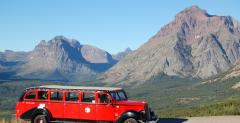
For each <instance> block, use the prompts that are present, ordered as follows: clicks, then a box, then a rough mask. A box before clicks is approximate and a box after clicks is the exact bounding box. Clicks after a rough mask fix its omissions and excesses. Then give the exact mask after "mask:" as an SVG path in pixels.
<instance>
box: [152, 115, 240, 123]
mask: <svg viewBox="0 0 240 123" xmlns="http://www.w3.org/2000/svg"><path fill="white" fill-rule="evenodd" d="M157 123H240V116H210V117H191V118H160V119H159V120H158V121H157Z"/></svg>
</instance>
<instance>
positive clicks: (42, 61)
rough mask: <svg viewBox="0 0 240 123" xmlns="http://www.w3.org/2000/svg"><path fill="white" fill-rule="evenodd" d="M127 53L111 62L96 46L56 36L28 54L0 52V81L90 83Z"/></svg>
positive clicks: (107, 54)
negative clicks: (32, 80) (41, 80)
mask: <svg viewBox="0 0 240 123" xmlns="http://www.w3.org/2000/svg"><path fill="white" fill-rule="evenodd" d="M130 51H131V50H130V49H127V50H126V53H125V52H121V53H120V54H116V55H114V57H116V59H114V58H113V56H112V55H111V54H109V53H108V52H106V51H104V50H102V49H99V48H97V47H94V46H91V45H82V44H80V43H79V42H78V41H77V40H75V39H68V38H66V37H64V36H56V37H54V38H53V39H52V40H50V41H44V40H43V41H41V42H40V43H39V44H38V45H37V46H36V47H35V49H34V50H33V51H30V52H14V51H5V52H0V78H1V79H43V80H56V81H91V80H94V79H95V78H96V77H97V76H98V75H99V74H100V73H103V72H105V71H106V70H108V69H109V68H110V67H112V66H113V65H114V64H116V63H117V62H118V61H119V60H121V59H122V58H124V56H125V55H127V54H128V52H130Z"/></svg>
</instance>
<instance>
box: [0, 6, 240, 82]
mask: <svg viewBox="0 0 240 123" xmlns="http://www.w3.org/2000/svg"><path fill="white" fill-rule="evenodd" d="M239 59H240V23H239V22H238V21H237V20H235V19H234V18H232V17H230V16H217V15H211V14H209V13H207V11H205V10H203V9H201V8H199V7H198V6H191V7H189V8H186V9H184V10H183V11H181V12H180V13H178V14H177V15H176V16H175V18H174V20H173V21H172V22H170V23H169V24H167V25H165V26H164V27H163V28H161V29H160V31H159V32H157V33H156V34H155V35H154V36H153V37H151V38H150V39H149V41H147V42H146V43H145V44H143V45H142V46H141V47H140V48H138V49H136V50H134V51H132V50H131V49H129V48H127V49H126V50H125V51H123V52H120V53H118V54H115V55H111V54H110V53H108V52H106V51H104V50H102V49H99V48H97V47H94V46H91V45H83V44H80V43H79V42H78V41H77V40H75V39H68V38H66V37H63V36H56V37H54V38H53V39H52V40H50V41H41V42H40V43H39V44H38V45H37V46H36V47H35V49H34V50H33V51H30V52H14V51H5V52H0V78H1V79H43V80H58V81H95V80H97V81H104V82H110V83H120V84H121V83H122V84H125V83H132V82H138V83H144V82H147V81H148V80H152V79H154V78H158V79H159V78H161V76H176V77H180V78H195V79H204V80H206V79H209V78H214V77H219V75H222V74H224V76H222V77H223V78H218V79H217V80H219V79H228V78H231V77H238V76H239V75H240V74H239V71H240V69H239V66H240V65H239V64H240V60H239Z"/></svg>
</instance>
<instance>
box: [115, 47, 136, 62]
mask: <svg viewBox="0 0 240 123" xmlns="http://www.w3.org/2000/svg"><path fill="white" fill-rule="evenodd" d="M132 52H133V51H132V50H131V49H130V48H127V49H125V51H122V52H119V53H117V54H115V55H113V58H114V59H115V60H117V61H120V60H122V59H123V58H125V57H126V56H127V55H128V54H130V53H132Z"/></svg>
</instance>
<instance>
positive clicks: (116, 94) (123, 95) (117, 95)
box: [111, 90, 127, 101]
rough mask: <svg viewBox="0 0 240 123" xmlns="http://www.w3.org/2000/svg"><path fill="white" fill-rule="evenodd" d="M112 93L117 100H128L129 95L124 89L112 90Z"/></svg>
mask: <svg viewBox="0 0 240 123" xmlns="http://www.w3.org/2000/svg"><path fill="white" fill-rule="evenodd" d="M111 95H112V97H113V99H114V100H117V101H123V100H127V95H126V93H125V92H124V91H123V90H121V91H113V92H111Z"/></svg>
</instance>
